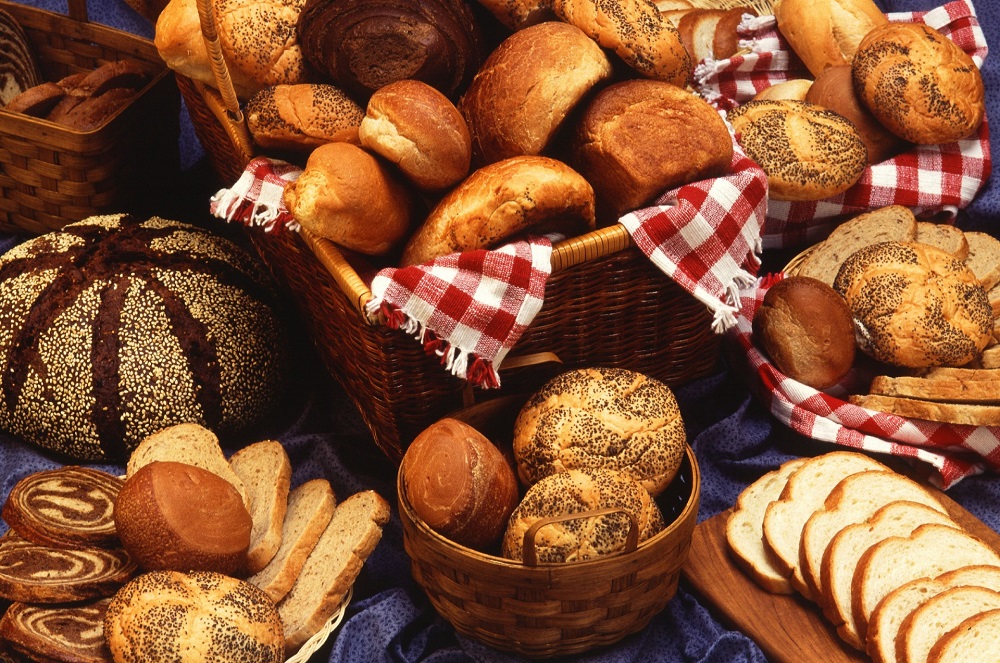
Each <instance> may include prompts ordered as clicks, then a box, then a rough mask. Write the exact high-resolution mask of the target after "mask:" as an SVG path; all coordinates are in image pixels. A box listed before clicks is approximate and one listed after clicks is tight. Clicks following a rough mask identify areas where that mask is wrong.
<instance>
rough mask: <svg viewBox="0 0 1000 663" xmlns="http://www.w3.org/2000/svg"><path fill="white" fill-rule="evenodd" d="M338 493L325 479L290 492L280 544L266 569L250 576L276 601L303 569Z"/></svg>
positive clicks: (313, 481) (251, 581) (329, 515)
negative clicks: (335, 492) (334, 491)
mask: <svg viewBox="0 0 1000 663" xmlns="http://www.w3.org/2000/svg"><path fill="white" fill-rule="evenodd" d="M335 506H336V497H335V496H334V494H333V489H332V488H331V487H330V482H329V481H327V480H326V479H312V480H311V481H306V482H305V483H303V484H301V485H299V486H297V487H296V488H295V489H293V490H292V491H291V492H290V493H289V494H288V510H287V511H286V512H285V519H284V522H283V523H282V526H281V546H280V547H279V548H278V552H277V553H275V555H274V557H273V558H272V559H271V561H270V562H269V563H268V564H267V566H265V567H264V568H263V569H261V570H260V571H258V572H257V573H255V574H254V575H252V576H250V577H249V578H247V580H248V581H249V582H250V583H251V584H253V585H256V586H257V587H258V588H260V589H262V590H263V591H264V593H265V594H267V595H268V596H270V597H271V600H272V601H274V602H275V603H277V602H278V601H280V600H281V599H283V598H284V597H285V594H287V593H288V590H289V589H291V588H292V584H293V583H294V582H295V579H296V578H297V577H298V575H299V572H300V571H302V566H303V565H304V564H305V563H306V558H307V557H309V553H311V552H312V550H313V548H314V547H315V546H316V542H317V541H319V537H320V535H322V534H323V531H324V530H325V529H326V526H327V525H329V524H330V518H332V517H333V510H334V507H335Z"/></svg>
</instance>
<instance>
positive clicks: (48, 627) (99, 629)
mask: <svg viewBox="0 0 1000 663" xmlns="http://www.w3.org/2000/svg"><path fill="white" fill-rule="evenodd" d="M109 603H111V599H110V598H103V599H99V600H97V601H91V602H88V603H80V604H74V605H67V606H64V605H59V606H50V605H39V604H32V603H12V604H11V605H10V607H9V608H7V611H6V612H5V613H4V615H3V618H0V638H2V639H3V640H4V641H6V642H7V643H8V644H9V645H10V646H11V647H12V648H13V649H15V650H16V651H18V652H19V653H21V654H23V655H24V656H26V657H28V659H29V660H32V661H73V662H74V663H107V661H110V660H111V657H110V655H109V652H108V649H107V646H106V645H105V643H104V616H105V615H106V614H107V612H108V604H109Z"/></svg>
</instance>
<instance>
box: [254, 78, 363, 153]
mask: <svg viewBox="0 0 1000 663" xmlns="http://www.w3.org/2000/svg"><path fill="white" fill-rule="evenodd" d="M244 112H245V113H246V118H247V128H248V129H249V130H250V135H251V136H253V140H254V142H255V143H256V144H257V145H258V146H260V147H261V148H263V149H265V150H291V151H295V152H309V151H312V150H313V149H314V148H317V147H319V146H320V145H322V144H324V143H332V142H335V141H349V142H357V137H358V127H359V126H360V125H361V120H362V118H363V117H364V116H365V111H364V109H363V108H361V106H359V105H358V104H357V102H355V101H354V100H353V99H351V98H350V97H349V96H347V94H346V93H345V92H344V91H343V90H341V89H340V88H338V87H335V86H333V85H329V84H326V83H299V84H297V85H272V86H268V87H266V88H264V89H263V90H261V91H260V92H258V93H256V94H255V95H253V96H252V97H251V98H250V100H249V101H248V102H247V105H246V108H245V110H244Z"/></svg>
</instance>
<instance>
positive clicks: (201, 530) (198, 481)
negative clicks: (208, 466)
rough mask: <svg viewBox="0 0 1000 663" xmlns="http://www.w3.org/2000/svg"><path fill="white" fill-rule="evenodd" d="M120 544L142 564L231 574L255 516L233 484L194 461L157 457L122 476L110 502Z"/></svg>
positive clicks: (241, 563)
mask: <svg viewBox="0 0 1000 663" xmlns="http://www.w3.org/2000/svg"><path fill="white" fill-rule="evenodd" d="M114 517H115V527H116V528H117V529H118V537H119V538H120V539H121V542H122V546H123V547H124V548H125V550H127V551H128V553H129V554H130V555H131V556H132V558H133V559H134V560H135V561H136V563H137V564H138V565H139V566H140V567H141V568H143V569H145V570H147V571H150V570H158V569H169V570H175V571H217V572H219V573H226V574H229V575H233V574H235V573H236V572H237V571H238V570H240V569H242V568H243V567H244V565H245V563H246V554H247V549H248V548H249V547H250V530H251V528H252V527H253V521H252V520H251V518H250V514H249V512H248V511H247V508H246V506H244V505H243V498H242V497H241V496H240V494H239V492H238V491H237V490H236V488H235V487H234V486H233V485H232V484H231V483H229V482H228V481H226V480H225V479H222V478H221V477H219V476H218V475H216V474H214V473H212V472H209V471H208V470H203V469H202V468H200V467H196V466H194V465H188V464H186V463H177V462H174V461H156V462H153V463H150V464H148V465H145V466H143V467H142V468H141V469H140V470H139V471H138V472H136V473H135V474H133V475H132V476H131V477H129V478H128V479H126V480H125V483H124V485H123V486H122V488H121V490H120V491H119V492H118V497H117V498H116V499H115V507H114Z"/></svg>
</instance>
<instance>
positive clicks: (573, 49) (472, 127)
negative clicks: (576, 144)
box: [458, 21, 612, 165]
mask: <svg viewBox="0 0 1000 663" xmlns="http://www.w3.org/2000/svg"><path fill="white" fill-rule="evenodd" d="M611 73H612V68H611V62H610V60H609V59H608V56H607V55H605V53H604V51H603V50H601V47H600V46H598V45H597V44H596V43H595V42H594V41H593V40H592V39H590V38H589V37H588V36H587V35H586V34H585V33H584V32H583V31H582V30H580V29H579V28H577V27H574V26H572V25H569V24H568V23H561V22H559V21H549V22H545V23H539V24H537V25H533V26H531V27H528V28H524V29H523V30H518V31H517V32H515V33H514V34H512V35H510V36H509V37H507V39H505V40H504V41H503V42H501V43H500V45H499V46H497V47H496V49H495V50H494V51H493V52H492V53H491V54H490V55H489V57H488V58H486V61H485V62H484V63H483V66H482V67H481V68H480V69H479V72H478V73H477V74H476V76H475V78H473V79H472V83H470V84H469V89H468V90H467V91H466V92H465V94H464V95H463V96H462V99H461V101H460V102H459V104H458V108H459V110H460V111H461V113H462V115H463V116H464V117H465V121H466V122H467V123H468V126H469V133H470V134H471V136H472V153H473V160H474V162H475V163H476V164H480V165H482V164H488V163H492V162H494V161H499V160H501V159H507V158H510V157H514V156H520V155H525V154H528V155H537V154H541V153H542V152H543V151H544V150H545V148H546V147H547V146H548V145H549V142H550V141H551V140H552V138H553V136H554V135H555V133H556V132H557V130H558V129H559V128H560V126H561V125H562V123H563V121H564V120H565V119H566V116H567V115H569V112H570V111H571V110H572V109H573V108H574V107H575V106H576V105H577V104H578V103H579V102H580V100H581V99H582V98H583V97H584V95H586V94H587V93H588V92H589V91H590V90H591V88H593V87H594V86H595V85H596V84H597V83H599V82H600V81H603V80H606V79H608V78H610V76H611Z"/></svg>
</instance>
